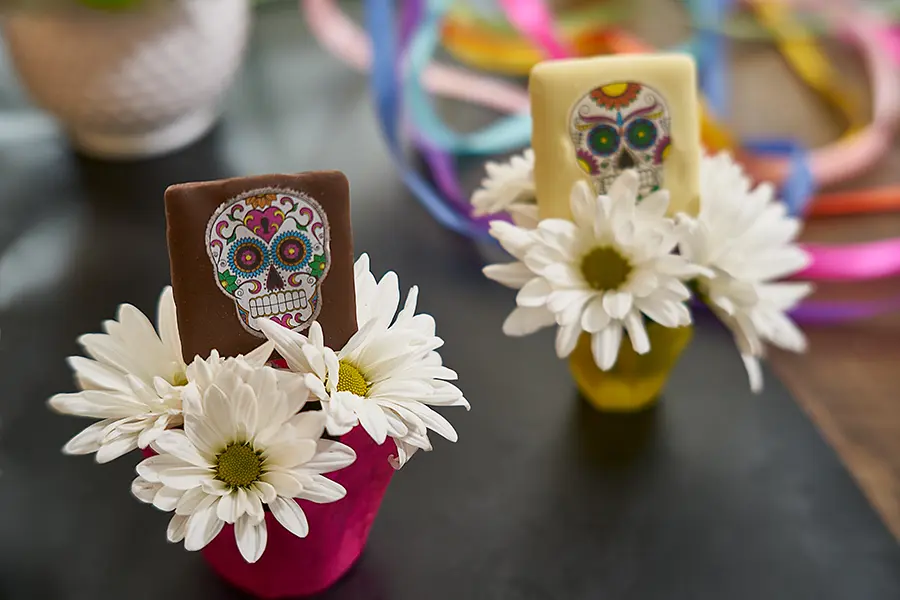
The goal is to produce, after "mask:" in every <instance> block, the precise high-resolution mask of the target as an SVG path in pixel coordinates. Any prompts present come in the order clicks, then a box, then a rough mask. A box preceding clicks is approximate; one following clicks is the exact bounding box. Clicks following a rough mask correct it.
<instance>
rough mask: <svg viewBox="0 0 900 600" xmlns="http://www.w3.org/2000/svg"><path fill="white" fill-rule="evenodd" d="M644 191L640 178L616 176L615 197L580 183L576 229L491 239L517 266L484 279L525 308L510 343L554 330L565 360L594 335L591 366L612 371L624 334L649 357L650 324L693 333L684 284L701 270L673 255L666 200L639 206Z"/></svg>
mask: <svg viewBox="0 0 900 600" xmlns="http://www.w3.org/2000/svg"><path fill="white" fill-rule="evenodd" d="M638 187H639V179H638V175H637V173H636V172H634V171H627V172H625V173H623V174H622V175H621V176H619V178H618V179H617V180H616V181H615V183H614V184H613V185H612V186H611V187H610V190H609V192H608V195H602V196H597V195H596V194H594V192H593V191H592V190H591V189H590V187H589V186H588V184H587V183H585V182H579V183H578V184H576V185H575V186H574V187H573V189H572V196H571V209H572V216H573V221H568V220H565V219H544V220H542V221H541V222H540V223H539V224H538V227H537V229H535V230H533V231H531V230H525V229H522V228H520V227H515V226H513V225H509V224H506V223H493V224H492V228H491V235H493V236H494V237H495V238H497V239H498V240H499V241H500V243H501V244H502V245H503V247H504V248H506V249H507V251H509V252H510V253H511V254H512V255H513V256H514V257H515V258H517V259H518V262H514V263H511V264H506V265H491V266H488V267H485V269H484V273H485V275H487V276H488V277H489V278H491V279H493V280H495V281H498V282H500V283H502V284H504V285H506V286H509V287H512V288H514V289H519V293H518V295H517V297H516V304H517V305H518V308H516V309H515V310H514V311H513V312H512V314H510V316H509V317H508V318H507V320H506V322H505V323H504V325H503V330H504V332H505V333H506V334H507V335H512V336H520V335H527V334H530V333H533V332H534V331H537V330H538V329H540V328H542V327H547V326H550V325H552V324H554V323H555V324H557V325H558V326H559V329H558V331H557V336H556V352H557V355H558V356H559V357H560V358H564V357H566V356H568V355H569V354H571V353H572V351H573V350H574V349H575V345H576V343H577V341H578V338H579V336H580V335H581V333H582V332H583V331H584V332H587V333H588V334H590V335H591V350H592V353H593V356H594V361H595V362H596V364H597V366H598V367H599V368H601V369H603V370H609V369H611V368H612V367H613V365H614V364H615V362H616V359H617V358H618V353H619V345H620V343H621V341H622V333H623V330H624V331H625V332H627V334H628V337H629V339H630V340H631V345H632V347H633V348H634V350H635V352H637V353H639V354H644V353H646V352H648V351H649V350H650V341H649V339H648V336H647V331H646V329H645V328H644V323H643V319H644V317H647V318H649V319H651V320H653V321H656V322H657V323H659V324H660V325H663V326H665V327H680V326H684V325H688V324H690V322H691V316H690V312H689V311H688V308H687V306H686V305H685V303H684V302H685V300H687V299H688V298H689V297H690V292H689V290H688V288H687V287H686V286H685V285H684V283H683V280H685V279H689V278H691V277H694V276H696V275H697V274H698V272H700V271H703V269H700V268H698V267H697V266H695V265H692V264H691V263H690V262H689V261H687V260H686V259H685V258H684V257H682V256H678V255H675V254H672V251H673V250H674V249H675V246H676V245H677V243H678V238H677V236H676V229H675V225H674V221H673V220H672V219H669V218H667V217H666V216H665V212H666V208H667V207H668V203H669V196H668V192H667V191H665V190H661V191H658V192H655V193H653V194H651V195H650V196H648V197H647V198H645V199H643V200H642V201H641V202H640V204H637V195H638Z"/></svg>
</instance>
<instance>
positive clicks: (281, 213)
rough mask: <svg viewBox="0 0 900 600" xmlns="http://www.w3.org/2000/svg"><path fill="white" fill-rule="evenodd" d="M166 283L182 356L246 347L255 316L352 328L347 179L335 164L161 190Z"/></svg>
mask: <svg viewBox="0 0 900 600" xmlns="http://www.w3.org/2000/svg"><path fill="white" fill-rule="evenodd" d="M166 221H167V237H168V243H169V262H170V268H171V272H172V288H173V291H174V295H175V303H176V305H177V307H178V328H179V333H180V334H181V344H182V349H183V354H184V359H185V360H186V361H190V360H192V359H193V357H194V356H196V355H200V356H203V357H206V356H208V355H209V353H210V351H211V350H212V349H214V348H215V349H217V350H218V351H219V353H220V354H221V355H223V356H234V355H237V354H243V353H247V352H249V351H250V350H252V349H254V348H256V347H257V346H259V345H260V344H261V343H263V341H264V340H265V338H264V336H263V335H262V333H261V332H259V330H258V327H256V326H255V319H261V318H268V319H273V320H275V321H278V322H279V323H281V324H282V325H284V326H285V327H289V328H291V329H294V330H296V331H301V332H302V331H305V330H307V329H308V327H309V325H310V324H312V322H313V321H314V320H318V321H319V323H320V324H321V325H322V329H323V332H324V335H325V343H326V344H328V345H329V346H330V347H332V348H340V347H342V346H343V345H344V344H345V343H346V342H347V340H348V339H350V337H351V336H352V335H353V334H354V333H355V332H356V299H355V291H354V283H353V235H352V231H351V227H350V186H349V184H348V182H347V178H346V177H344V175H343V174H342V173H340V172H337V171H325V172H314V173H301V174H296V175H261V176H255V177H239V178H234V179H225V180H220V181H209V182H198V183H185V184H180V185H173V186H171V187H170V188H169V189H167V190H166Z"/></svg>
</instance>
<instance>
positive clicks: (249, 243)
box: [228, 238, 269, 277]
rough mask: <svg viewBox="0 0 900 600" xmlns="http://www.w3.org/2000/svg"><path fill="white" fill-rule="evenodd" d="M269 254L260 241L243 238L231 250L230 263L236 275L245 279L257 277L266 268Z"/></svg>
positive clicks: (229, 253) (229, 254) (229, 252)
mask: <svg viewBox="0 0 900 600" xmlns="http://www.w3.org/2000/svg"><path fill="white" fill-rule="evenodd" d="M268 254H269V250H268V248H266V247H265V246H264V245H262V243H260V242H259V241H257V240H254V239H251V238H243V239H240V240H238V241H237V243H236V244H234V245H232V246H231V248H229V250H228V263H229V264H230V265H231V268H232V269H234V271H235V272H236V273H239V274H241V275H243V276H244V277H256V276H257V275H259V274H260V273H262V272H263V269H265V268H266V266H267V264H268V262H269V260H268V259H269V257H268Z"/></svg>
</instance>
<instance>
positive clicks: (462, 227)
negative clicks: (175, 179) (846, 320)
mask: <svg viewBox="0 0 900 600" xmlns="http://www.w3.org/2000/svg"><path fill="white" fill-rule="evenodd" d="M376 1H377V3H381V4H383V5H384V6H382V7H381V8H384V9H385V10H389V9H390V6H389V5H390V2H389V1H388V0H373V3H376ZM316 2H318V3H320V5H327V4H329V2H328V0H307V3H306V4H305V8H308V7H309V5H310V4H313V3H316ZM376 8H377V7H376ZM373 12H375V11H373ZM338 14H339V13H338ZM375 14H376V15H377V12H375ZM320 16H321V15H320ZM368 16H369V18H368V23H369V26H370V28H376V25H377V24H378V23H383V24H387V23H393V16H392V13H391V14H390V16H389V18H386V19H385V18H384V16H383V15H382V18H380V19H378V18H372V15H371V13H370V14H369V15H368ZM320 25H321V24H320ZM373 37H377V36H373ZM390 70H393V71H394V72H396V69H393V68H392V67H391V68H390ZM378 72H379V73H382V72H383V70H382V69H379V70H378ZM466 75H470V74H467V73H466ZM473 77H474V79H475V80H479V79H480V78H478V76H473ZM379 79H381V78H380V77H378V76H375V75H373V87H375V88H376V94H375V95H376V102H377V105H378V107H379V117H380V118H382V120H385V121H386V122H388V123H390V121H389V120H386V119H384V116H385V115H384V113H385V111H386V108H385V107H386V106H388V107H389V106H390V104H391V101H396V91H394V92H390V91H389V90H388V91H387V92H386V91H384V90H381V91H379V90H378V87H379V86H378V85H377V80H379ZM392 85H396V83H394V84H392ZM392 94H393V96H392ZM392 98H393V100H391V99H392ZM385 100H387V102H386V101H385ZM393 122H394V124H395V125H396V118H394V121H393ZM390 130H391V128H385V132H386V137H388V138H389V140H393V141H392V142H389V143H390V145H391V146H392V154H395V156H397V155H398V154H397V151H396V149H397V148H399V142H398V140H397V137H396V127H394V128H393V134H390V133H389V131H390ZM399 160H401V161H402V156H401V158H400V159H399ZM405 169H408V167H405ZM401 176H402V177H403V179H404V181H405V182H407V184H408V185H409V186H410V188H411V189H412V190H413V192H414V193H415V194H416V195H417V196H419V197H420V199H422V200H423V203H425V204H426V208H428V209H429V212H431V213H432V214H433V215H435V218H437V219H438V220H439V221H440V222H441V223H442V224H444V225H446V226H448V227H449V228H451V229H453V230H455V231H461V232H463V233H467V234H470V235H471V234H472V233H473V232H472V230H473V229H474V228H473V226H472V224H471V223H467V224H462V223H461V222H460V221H461V219H462V220H465V217H460V215H459V214H458V213H454V216H453V217H449V218H448V216H447V215H446V214H442V212H443V211H440V210H438V209H437V208H436V207H434V206H432V205H433V204H435V202H431V201H430V200H436V203H437V204H440V203H441V199H440V198H437V197H436V194H434V192H433V190H431V188H430V186H428V184H427V183H425V182H424V180H422V179H421V178H420V177H418V176H417V175H415V174H414V173H413V175H412V176H410V175H409V174H408V173H405V172H404V169H401ZM453 177H454V175H450V176H449V178H450V179H452V178H453ZM442 187H444V186H442ZM423 188H424V189H423ZM426 190H428V191H426ZM429 191H430V194H429V193H428V192H429ZM423 192H424V193H423ZM458 194H459V190H458V186H457V196H458ZM423 196H424V197H423ZM429 196H430V198H429ZM457 199H458V198H457ZM845 199H846V198H841V197H840V196H834V195H832V196H830V197H829V200H830V201H831V204H830V206H831V207H834V206H840V204H841V202H842V201H844V200H845ZM885 204H887V202H883V201H882V202H878V203H877V205H878V206H883V205H885ZM444 208H446V207H444ZM831 210H834V208H831ZM876 244H877V245H876ZM876 244H863V245H856V246H853V247H851V250H853V251H854V253H855V255H856V256H857V257H858V256H859V255H860V253H859V252H858V251H859V250H864V251H866V253H871V252H873V251H874V252H877V253H879V254H880V255H881V256H885V255H890V254H896V252H895V251H896V250H897V248H895V247H894V246H893V245H890V244H878V243H876ZM813 250H814V251H816V252H818V251H822V250H823V251H826V252H830V251H832V250H835V248H833V247H822V246H816V247H814V248H813ZM838 250H839V249H838ZM827 258H829V259H831V258H833V255H831V256H828V257H827ZM825 266H826V267H828V265H827V264H826V265H825ZM895 267H896V265H894V264H893V263H892V262H891V261H880V266H879V267H878V268H877V269H874V270H873V271H872V272H870V273H868V274H867V275H866V276H885V275H887V274H889V273H891V272H893V271H894V270H895ZM897 268H900V267H897ZM844 271H846V269H844ZM821 275H823V276H824V277H825V278H829V277H830V275H829V273H828V268H826V272H825V273H821ZM846 276H847V273H846V272H843V273H837V274H836V278H838V279H842V278H846ZM830 306H831V308H834V307H835V306H838V305H830ZM831 308H830V309H829V310H831ZM873 310H876V309H873ZM855 314H859V313H855ZM835 318H837V317H835Z"/></svg>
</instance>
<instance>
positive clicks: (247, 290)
mask: <svg viewBox="0 0 900 600" xmlns="http://www.w3.org/2000/svg"><path fill="white" fill-rule="evenodd" d="M328 236H329V230H328V221H327V219H326V216H325V212H324V211H323V210H322V207H320V206H319V204H318V203H317V202H316V201H315V200H313V199H312V198H310V197H309V196H307V195H306V194H303V193H301V192H294V191H289V190H277V189H263V190H254V191H252V192H248V193H246V194H242V195H240V196H238V197H236V198H232V199H231V200H228V201H227V202H225V203H223V204H222V205H221V206H219V208H218V210H217V211H216V213H215V214H214V215H213V217H212V219H210V221H209V225H208V226H207V230H206V250H207V254H208V255H209V259H210V262H211V263H212V266H213V275H214V276H215V278H216V284H217V286H218V288H219V290H221V292H222V293H223V294H225V295H226V296H228V297H230V298H231V299H233V300H234V303H235V309H236V311H237V316H238V318H239V319H240V322H241V324H242V325H243V326H244V328H245V329H246V330H247V331H249V332H250V333H252V334H254V335H256V336H259V337H262V332H261V331H260V330H259V329H258V328H257V325H256V319H260V318H268V319H273V320H275V321H277V322H279V323H281V324H282V325H284V326H285V327H288V328H290V329H293V330H295V331H302V330H304V329H306V328H307V327H309V325H310V324H311V323H312V321H313V320H315V318H316V317H317V316H318V314H319V305H320V297H321V295H320V293H319V292H320V288H321V286H322V282H323V281H324V279H325V277H326V275H327V274H328V268H329V265H330V263H331V251H330V249H329V244H328Z"/></svg>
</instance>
